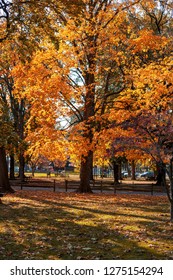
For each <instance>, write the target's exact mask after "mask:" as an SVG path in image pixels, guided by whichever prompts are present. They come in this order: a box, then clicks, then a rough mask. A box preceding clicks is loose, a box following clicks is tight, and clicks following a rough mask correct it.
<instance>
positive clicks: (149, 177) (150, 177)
mask: <svg viewBox="0 0 173 280" xmlns="http://www.w3.org/2000/svg"><path fill="white" fill-rule="evenodd" d="M139 178H144V179H146V180H155V176H154V172H153V171H146V172H143V173H142V174H141V175H140V176H139Z"/></svg>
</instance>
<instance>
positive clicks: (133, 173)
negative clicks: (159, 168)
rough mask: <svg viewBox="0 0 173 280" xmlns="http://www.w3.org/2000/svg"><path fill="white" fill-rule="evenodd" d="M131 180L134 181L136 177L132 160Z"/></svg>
mask: <svg viewBox="0 0 173 280" xmlns="http://www.w3.org/2000/svg"><path fill="white" fill-rule="evenodd" d="M131 166H132V180H136V175H135V161H134V160H132V164H131Z"/></svg>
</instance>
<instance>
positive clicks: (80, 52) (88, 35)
mask: <svg viewBox="0 0 173 280" xmlns="http://www.w3.org/2000/svg"><path fill="white" fill-rule="evenodd" d="M136 2H138V1H128V4H126V3H121V4H120V3H119V4H118V3H114V1H104V2H100V1H82V9H81V12H80V13H79V14H78V15H77V16H76V15H73V16H70V15H69V14H67V15H65V20H64V24H59V25H58V34H57V37H58V39H59V46H58V49H57V48H56V46H55V45H54V46H51V45H50V43H49V41H48V40H47V41H45V43H44V44H45V45H44V44H43V42H42V47H41V48H42V50H40V51H38V52H37V53H36V55H35V58H34V59H33V60H32V63H31V64H30V65H29V70H26V71H27V74H26V81H27V82H26V81H25V82H24V81H22V80H23V77H22V76H21V75H19V73H20V69H19V67H18V69H17V68H16V75H17V76H18V84H20V85H21V84H22V83H23V84H24V83H25V85H26V84H27V86H26V90H25V94H26V95H27V96H28V97H29V96H31V99H32V100H33V106H34V104H35V103H36V102H37V96H36V95H37V94H38V93H39V96H43V97H42V102H41V104H42V110H45V109H44V106H43V105H44V103H43V102H47V104H48V100H49V108H53V104H54V106H55V104H56V105H57V104H58V105H59V106H57V107H58V110H57V108H54V110H53V112H54V113H55V112H56V113H57V111H58V114H59V118H61V120H62V118H63V117H64V119H65V120H66V121H67V122H68V123H69V128H68V129H66V131H67V134H68V142H69V147H68V152H72V151H73V153H74V150H75V153H76V154H77V155H78V157H81V175H80V177H81V185H80V189H79V191H81V192H89V191H91V189H90V179H91V173H92V163H93V151H94V150H95V148H96V143H95V142H94V133H95V132H97V131H98V132H99V130H100V127H101V126H102V125H104V123H106V118H107V117H106V112H108V111H109V108H110V107H111V106H112V103H113V99H114V98H116V97H117V96H118V94H119V93H120V92H121V91H122V90H123V89H124V84H125V81H124V78H123V77H124V74H123V72H122V69H121V68H120V66H119V63H120V59H121V56H122V55H121V52H120V50H121V48H122V47H123V40H124V38H125V36H126V34H123V32H122V30H123V29H124V27H125V26H127V24H126V12H125V11H126V10H127V8H129V7H130V6H131V5H132V4H134V3H136ZM54 24H55V23H54ZM116 33H117V34H116ZM121 42H122V43H121ZM103 49H104V52H103ZM123 63H124V61H123ZM24 71H25V70H24ZM36 76H37V81H35V77H36ZM19 81H20V82H19ZM16 88H17V85H16ZM46 96H47V97H46ZM51 101H52V103H51ZM36 104H37V112H39V109H38V108H39V107H38V106H40V105H39V104H38V103H36ZM45 106H46V103H45ZM51 111H52V110H51ZM56 113H55V115H56ZM50 114H51V113H50ZM103 114H105V115H103ZM57 118H58V116H57V117H56V119H57ZM49 119H51V115H50V117H49ZM60 122H61V121H60Z"/></svg>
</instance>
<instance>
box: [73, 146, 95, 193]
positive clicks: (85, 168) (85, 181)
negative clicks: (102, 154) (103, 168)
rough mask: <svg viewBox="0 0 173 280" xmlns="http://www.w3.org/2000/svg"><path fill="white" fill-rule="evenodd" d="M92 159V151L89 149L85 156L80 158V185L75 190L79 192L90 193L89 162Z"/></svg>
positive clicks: (90, 166)
mask: <svg viewBox="0 0 173 280" xmlns="http://www.w3.org/2000/svg"><path fill="white" fill-rule="evenodd" d="M92 159H93V152H92V151H89V153H88V155H87V156H83V157H82V160H81V169H80V186H79V189H78V190H77V192H80V193H92V190H91V186H90V179H91V172H92V170H91V168H92V165H91V162H92Z"/></svg>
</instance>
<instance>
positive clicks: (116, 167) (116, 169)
mask: <svg viewBox="0 0 173 280" xmlns="http://www.w3.org/2000/svg"><path fill="white" fill-rule="evenodd" d="M113 172H114V183H115V184H119V165H118V164H117V163H116V162H115V161H113Z"/></svg>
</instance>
